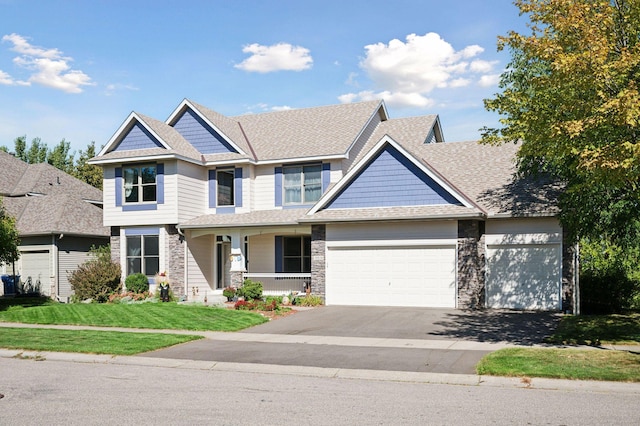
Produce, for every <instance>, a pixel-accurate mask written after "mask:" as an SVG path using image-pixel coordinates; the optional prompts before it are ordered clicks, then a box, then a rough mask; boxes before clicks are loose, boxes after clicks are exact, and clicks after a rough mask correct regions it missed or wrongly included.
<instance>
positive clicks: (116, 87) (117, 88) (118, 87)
mask: <svg viewBox="0 0 640 426" xmlns="http://www.w3.org/2000/svg"><path fill="white" fill-rule="evenodd" d="M123 90H131V91H138V90H140V89H139V88H137V87H135V86H132V85H130V84H120V83H115V84H107V86H106V87H105V91H104V94H105V95H107V96H111V95H113V94H114V93H116V92H121V91H123Z"/></svg>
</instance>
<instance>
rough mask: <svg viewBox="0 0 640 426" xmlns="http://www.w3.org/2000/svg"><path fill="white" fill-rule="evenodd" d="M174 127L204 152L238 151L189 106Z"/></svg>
mask: <svg viewBox="0 0 640 426" xmlns="http://www.w3.org/2000/svg"><path fill="white" fill-rule="evenodd" d="M173 128H174V129H176V130H177V131H178V133H180V134H181V135H182V137H184V138H185V139H186V140H187V141H188V142H189V143H190V144H191V145H193V147H194V148H195V149H197V150H198V151H199V152H201V153H202V154H220V153H225V152H237V151H236V150H235V149H233V147H232V146H231V145H229V143H228V142H227V141H226V140H224V138H223V137H222V136H220V134H218V133H217V132H216V131H215V130H213V129H212V128H211V127H210V126H209V125H207V123H205V122H204V120H202V118H200V117H199V116H198V114H196V113H194V112H193V111H192V110H191V109H189V108H187V109H186V110H185V111H184V112H183V113H182V115H181V116H180V117H179V118H178V121H176V123H175V124H174V125H173Z"/></svg>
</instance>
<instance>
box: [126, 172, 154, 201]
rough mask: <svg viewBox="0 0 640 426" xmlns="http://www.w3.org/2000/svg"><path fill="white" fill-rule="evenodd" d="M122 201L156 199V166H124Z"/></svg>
mask: <svg viewBox="0 0 640 426" xmlns="http://www.w3.org/2000/svg"><path fill="white" fill-rule="evenodd" d="M124 201H125V203H140V202H148V201H156V166H155V165H144V166H130V167H126V168H124Z"/></svg>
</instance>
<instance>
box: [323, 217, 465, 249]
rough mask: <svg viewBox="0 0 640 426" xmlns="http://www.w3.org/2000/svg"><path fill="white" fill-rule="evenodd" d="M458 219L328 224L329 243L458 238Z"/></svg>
mask: <svg viewBox="0 0 640 426" xmlns="http://www.w3.org/2000/svg"><path fill="white" fill-rule="evenodd" d="M457 237H458V223H457V222H456V221H453V220H452V221H438V222H389V223H363V224H344V225H327V244H329V243H330V242H332V241H353V240H358V241H365V240H404V239H408V240H418V239H456V238H457Z"/></svg>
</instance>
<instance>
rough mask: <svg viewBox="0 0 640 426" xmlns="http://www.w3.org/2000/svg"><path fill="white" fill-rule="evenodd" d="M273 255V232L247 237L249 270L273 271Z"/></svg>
mask: <svg viewBox="0 0 640 426" xmlns="http://www.w3.org/2000/svg"><path fill="white" fill-rule="evenodd" d="M275 256H276V255H275V235H274V234H266V235H253V236H251V237H249V259H248V260H249V267H248V270H249V272H274V271H275V263H276V257H275Z"/></svg>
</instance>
